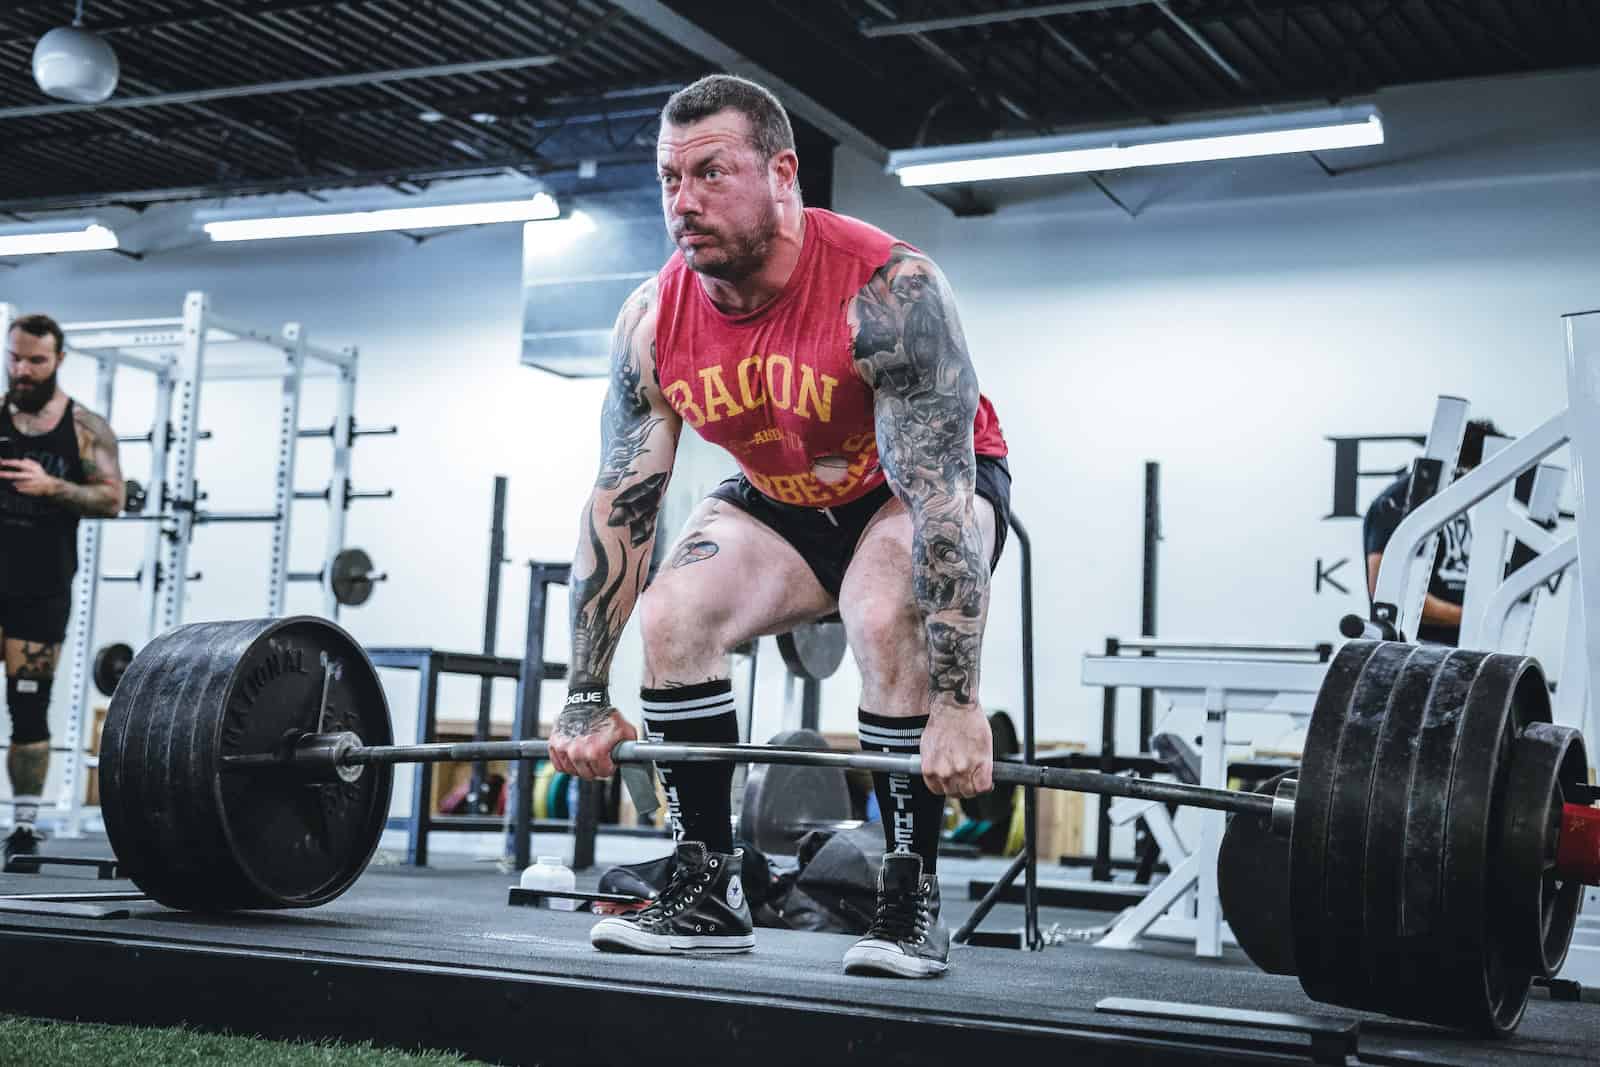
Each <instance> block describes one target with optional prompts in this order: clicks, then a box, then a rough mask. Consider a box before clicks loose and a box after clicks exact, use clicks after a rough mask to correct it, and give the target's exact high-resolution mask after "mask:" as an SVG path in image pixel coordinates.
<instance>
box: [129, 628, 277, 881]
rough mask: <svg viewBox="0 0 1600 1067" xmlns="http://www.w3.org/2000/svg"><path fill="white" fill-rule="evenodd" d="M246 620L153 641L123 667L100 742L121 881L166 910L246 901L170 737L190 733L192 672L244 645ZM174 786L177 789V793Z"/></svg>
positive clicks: (209, 809) (209, 811)
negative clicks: (124, 875) (129, 880)
mask: <svg viewBox="0 0 1600 1067" xmlns="http://www.w3.org/2000/svg"><path fill="white" fill-rule="evenodd" d="M247 627H248V624H239V623H217V624H205V625H197V626H185V627H179V628H178V629H176V630H172V631H169V632H168V633H166V634H163V635H162V636H161V637H159V638H157V639H156V640H154V641H152V642H150V643H149V644H148V645H146V646H145V648H144V649H143V650H141V652H140V654H139V655H138V656H136V657H135V658H134V661H133V662H132V663H131V664H130V665H129V667H128V671H127V673H126V674H125V675H124V677H123V681H122V683H121V684H120V685H119V686H118V688H117V693H116V695H115V696H114V697H113V698H112V701H111V706H110V708H109V710H108V711H107V715H106V723H105V728H104V730H103V733H102V738H101V753H100V782H101V794H102V795H101V810H102V814H103V817H104V819H105V824H106V834H107V837H108V838H109V839H110V842H111V846H112V849H113V851H114V852H115V853H116V855H117V858H118V861H119V862H120V864H121V865H122V867H123V870H124V871H125V872H126V873H127V875H128V876H129V877H130V878H132V879H133V881H134V882H135V884H137V885H138V886H139V888H140V889H142V890H144V891H145V892H146V893H148V894H149V895H150V896H152V897H154V898H155V899H156V900H159V901H161V902H162V903H164V904H167V905H168V906H170V907H176V908H188V909H209V908H212V907H217V908H221V909H226V908H229V907H235V906H245V905H244V904H243V903H242V902H244V901H253V900H254V896H253V894H252V892H251V890H250V887H249V886H248V885H246V884H245V883H244V881H243V880H242V879H241V878H240V877H239V873H238V870H237V868H236V866H235V865H234V864H233V863H232V860H231V857H229V856H228V854H227V850H226V847H225V846H224V845H223V844H222V842H221V833H220V827H219V826H218V825H217V818H216V814H215V805H214V804H211V803H208V802H206V800H205V799H204V798H203V797H202V798H201V802H200V803H199V804H198V805H196V804H195V803H194V802H193V800H192V799H191V798H192V797H193V795H194V791H193V790H192V789H185V788H184V783H185V780H186V778H187V776H188V775H189V774H191V773H192V772H193V771H194V770H195V768H193V767H190V766H188V765H187V764H183V765H178V762H177V761H178V760H179V759H180V757H178V756H176V755H175V754H174V753H173V738H174V736H177V737H185V736H187V735H188V734H191V733H192V725H190V720H192V717H193V715H194V714H195V712H196V711H197V706H196V700H195V699H194V698H193V696H192V689H193V686H194V685H195V683H196V682H197V674H199V675H202V676H203V675H204V674H206V673H210V672H211V671H212V670H213V668H214V662H213V661H214V659H215V658H216V656H215V651H214V646H216V645H217V644H218V643H219V642H220V644H221V648H222V655H223V658H224V659H225V660H226V659H227V658H228V655H229V653H230V652H233V653H236V652H237V651H238V649H239V648H240V647H241V644H240V642H241V639H242V638H243V636H244V632H245V629H246V628H247ZM174 780H176V781H177V782H178V785H177V786H176V787H174V785H173V782H174Z"/></svg>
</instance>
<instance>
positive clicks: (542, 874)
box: [522, 856, 578, 911]
mask: <svg viewBox="0 0 1600 1067" xmlns="http://www.w3.org/2000/svg"><path fill="white" fill-rule="evenodd" d="M522 888H524V889H541V890H544V891H546V892H557V893H571V892H573V891H574V890H575V889H577V888H578V877H577V875H575V874H573V873H572V869H571V868H570V867H568V866H567V865H566V864H565V863H562V862H561V857H559V856H540V857H539V861H538V862H537V863H535V864H534V865H533V866H532V867H529V868H528V869H527V870H525V871H523V872H522ZM545 904H546V906H548V907H550V908H553V909H555V910H557V911H576V910H577V909H578V901H576V900H563V899H561V898H560V897H551V898H548V899H547V900H546V901H545Z"/></svg>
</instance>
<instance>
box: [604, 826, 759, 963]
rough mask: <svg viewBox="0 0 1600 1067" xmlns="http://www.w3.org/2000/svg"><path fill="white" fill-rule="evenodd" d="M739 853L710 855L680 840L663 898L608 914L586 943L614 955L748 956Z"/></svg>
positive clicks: (750, 931) (750, 940)
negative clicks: (720, 954)
mask: <svg viewBox="0 0 1600 1067" xmlns="http://www.w3.org/2000/svg"><path fill="white" fill-rule="evenodd" d="M743 859H744V854H743V852H742V851H738V850H735V851H734V852H733V853H732V854H731V855H730V854H728V853H723V852H708V851H707V850H706V846H705V845H703V844H701V843H700V842H698V841H680V842H678V852H677V864H676V866H675V867H674V868H673V871H672V877H671V878H669V879H668V880H667V885H666V888H665V889H663V890H662V891H661V895H660V896H658V897H657V898H656V899H655V900H653V901H651V902H650V904H649V905H648V906H647V907H644V908H641V909H640V910H638V911H636V912H633V913H631V914H628V915H612V916H608V917H606V918H604V919H601V920H600V921H599V922H597V923H595V924H594V926H593V927H592V928H591V929H590V930H589V943H590V944H592V945H594V947H595V948H598V949H608V950H610V951H613V952H648V953H652V954H655V955H677V954H687V953H695V952H749V951H750V950H751V949H752V948H754V947H755V943H756V937H755V927H754V925H753V924H752V923H751V921H750V908H749V907H748V906H747V905H746V904H745V900H744V883H743V882H742V881H740V879H739V868H740V864H741V862H742V861H743Z"/></svg>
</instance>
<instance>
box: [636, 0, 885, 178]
mask: <svg viewBox="0 0 1600 1067" xmlns="http://www.w3.org/2000/svg"><path fill="white" fill-rule="evenodd" d="M612 2H613V3H615V4H616V6H617V7H619V8H621V9H622V10H623V11H626V12H627V13H628V14H629V15H631V16H633V17H634V18H635V19H637V20H638V21H640V22H642V23H643V24H644V25H646V26H648V27H650V28H651V29H652V30H655V31H656V32H657V33H659V34H661V35H662V36H663V37H665V38H667V40H669V41H671V42H673V43H674V44H677V45H679V46H680V47H683V48H687V49H688V50H689V51H691V52H694V53H695V54H696V55H699V56H701V57H703V58H704V59H705V60H706V61H707V62H709V63H711V64H713V65H714V66H717V67H720V68H721V69H723V70H726V71H727V72H729V73H730V74H738V75H741V76H743V77H746V78H749V79H750V80H751V81H755V82H760V83H761V84H762V85H764V86H766V87H767V88H768V89H771V90H772V91H773V92H774V93H776V94H778V96H780V97H781V98H782V99H783V102H784V106H785V107H787V108H788V109H789V110H790V111H792V112H794V113H795V114H796V115H798V116H800V117H801V118H803V119H805V120H806V121H807V122H809V123H811V125H813V126H815V127H816V128H817V129H819V130H821V131H822V132H823V133H825V134H827V135H828V136H829V137H832V138H833V139H834V140H835V141H837V142H838V143H839V144H843V145H848V146H850V147H851V148H853V149H855V150H856V151H857V152H860V153H861V154H862V155H864V156H866V157H867V158H868V159H870V160H872V161H873V162H875V163H885V162H888V159H889V149H888V148H887V147H885V146H884V145H883V144H881V143H879V142H878V141H877V140H875V139H873V138H872V137H870V136H868V135H867V134H866V133H864V132H863V131H862V130H861V129H859V128H858V127H857V126H855V125H854V124H853V123H851V122H849V121H848V120H846V119H845V118H844V117H843V116H841V115H839V114H838V113H837V112H835V111H832V110H830V109H829V108H827V107H824V106H823V105H822V104H820V103H818V102H817V101H816V100H815V99H814V98H813V97H811V96H809V95H807V94H806V93H804V92H802V91H801V90H800V89H799V88H797V87H796V86H794V85H792V84H790V83H789V82H786V81H784V80H783V79H782V78H780V77H778V76H777V75H776V74H774V73H773V72H772V71H770V70H768V69H766V68H765V67H763V66H761V65H760V64H759V63H757V62H755V61H754V60H752V59H750V58H749V57H747V56H745V55H744V54H742V53H741V52H739V51H737V50H736V49H735V48H733V47H732V46H731V45H729V44H728V43H727V42H725V41H723V40H722V39H721V38H719V37H716V36H714V35H713V34H712V33H710V32H709V31H707V30H705V29H703V28H701V27H700V26H699V25H698V24H697V23H695V22H693V21H691V20H689V19H688V18H685V17H684V16H683V15H680V14H679V13H678V12H676V11H674V10H673V9H672V8H670V7H668V6H667V5H666V4H665V3H662V2H661V0H612Z"/></svg>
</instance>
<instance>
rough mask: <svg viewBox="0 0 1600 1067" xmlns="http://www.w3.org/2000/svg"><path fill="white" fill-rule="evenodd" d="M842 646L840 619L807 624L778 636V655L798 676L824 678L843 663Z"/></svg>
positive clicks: (842, 636) (843, 648) (841, 624)
mask: <svg viewBox="0 0 1600 1067" xmlns="http://www.w3.org/2000/svg"><path fill="white" fill-rule="evenodd" d="M846 647H847V645H846V641H845V634H844V623H842V622H812V623H807V624H805V625H804V626H796V627H795V628H794V629H793V630H790V631H789V632H788V633H786V634H779V635H778V654H779V655H780V656H782V657H783V663H784V666H786V667H788V668H789V670H790V672H791V673H793V674H794V675H795V676H796V677H799V678H811V679H814V680H816V681H821V680H822V679H824V678H827V677H828V676H829V675H831V674H833V672H834V671H836V670H838V669H839V664H841V663H843V662H844V652H845V648H846Z"/></svg>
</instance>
